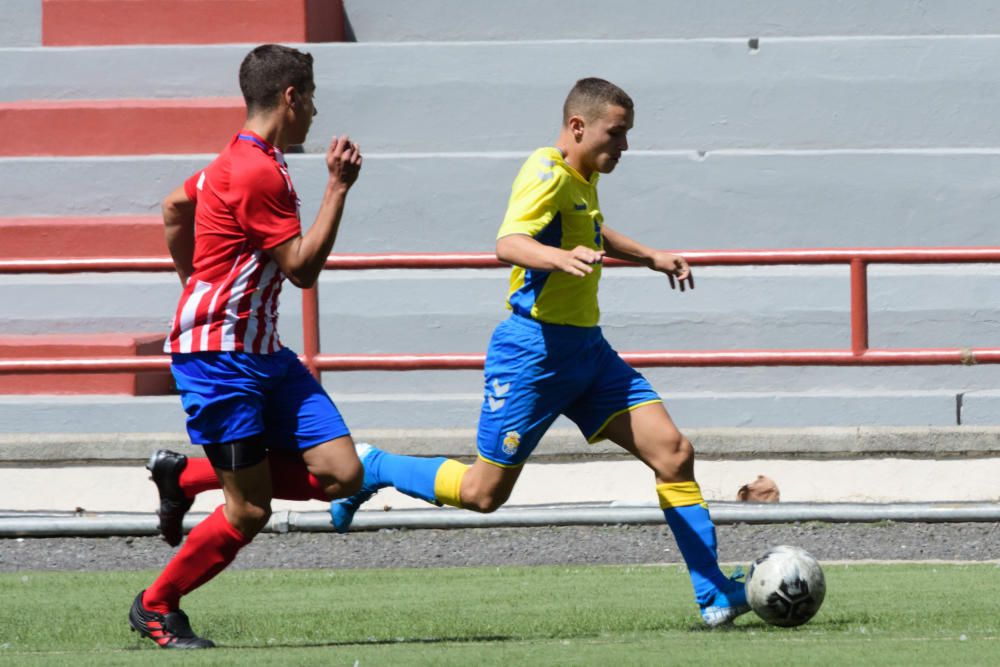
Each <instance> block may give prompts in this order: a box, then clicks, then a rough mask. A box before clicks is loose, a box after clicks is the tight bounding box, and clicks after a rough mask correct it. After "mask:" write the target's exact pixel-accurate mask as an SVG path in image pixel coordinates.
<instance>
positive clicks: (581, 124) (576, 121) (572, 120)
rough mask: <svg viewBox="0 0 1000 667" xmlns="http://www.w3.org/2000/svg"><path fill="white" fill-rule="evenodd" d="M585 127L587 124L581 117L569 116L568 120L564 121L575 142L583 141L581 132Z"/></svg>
mask: <svg viewBox="0 0 1000 667" xmlns="http://www.w3.org/2000/svg"><path fill="white" fill-rule="evenodd" d="M586 125H587V122H586V121H585V120H584V119H583V116H570V117H569V120H567V121H566V126H567V127H569V131H570V133H571V134H572V135H573V138H574V139H576V140H577V141H580V140H581V139H583V130H584V128H585V127H586Z"/></svg>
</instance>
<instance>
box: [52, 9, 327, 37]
mask: <svg viewBox="0 0 1000 667" xmlns="http://www.w3.org/2000/svg"><path fill="white" fill-rule="evenodd" d="M344 25H345V21H344V7H343V3H342V2H341V0H44V1H43V3H42V45H43V46H84V45H87V46H100V45H110V44H228V43H240V42H246V43H265V42H339V41H343V40H344V34H345V31H344Z"/></svg>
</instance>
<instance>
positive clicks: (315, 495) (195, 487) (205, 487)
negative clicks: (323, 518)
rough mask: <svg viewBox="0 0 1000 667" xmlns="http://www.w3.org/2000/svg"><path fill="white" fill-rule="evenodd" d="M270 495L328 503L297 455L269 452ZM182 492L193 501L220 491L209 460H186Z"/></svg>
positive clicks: (182, 478) (181, 476)
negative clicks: (195, 498) (205, 494)
mask: <svg viewBox="0 0 1000 667" xmlns="http://www.w3.org/2000/svg"><path fill="white" fill-rule="evenodd" d="M268 461H269V463H270V464H271V485H272V491H271V493H272V494H273V496H274V497H275V498H280V499H281V500H322V501H324V502H326V501H328V500H330V496H328V495H326V490H324V488H323V484H322V483H320V481H319V480H318V479H316V477H314V476H313V475H312V474H311V473H310V472H309V469H308V468H306V464H305V463H303V462H302V459H300V458H299V457H297V456H288V455H285V454H279V453H275V452H271V453H270V454H269V455H268ZM178 483H179V484H180V487H181V491H183V492H184V495H185V496H187V497H188V498H194V497H195V496H196V495H198V494H199V493H201V492H202V491H211V490H212V489H221V488H222V484H220V483H219V478H218V477H217V476H216V474H215V468H213V467H212V464H211V463H210V462H209V460H208V459H201V458H199V459H194V458H189V459H188V462H187V465H186V466H184V470H182V471H181V475H180V479H179V480H178Z"/></svg>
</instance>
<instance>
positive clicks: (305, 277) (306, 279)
mask: <svg viewBox="0 0 1000 667" xmlns="http://www.w3.org/2000/svg"><path fill="white" fill-rule="evenodd" d="M282 273H285V277H286V278H288V282H290V283H292V284H293V285H295V286H296V287H298V288H299V289H309V288H310V287H313V286H314V285H316V280H317V279H318V278H319V276H318V275H317V274H315V273H310V272H307V271H305V270H292V271H290V272H282Z"/></svg>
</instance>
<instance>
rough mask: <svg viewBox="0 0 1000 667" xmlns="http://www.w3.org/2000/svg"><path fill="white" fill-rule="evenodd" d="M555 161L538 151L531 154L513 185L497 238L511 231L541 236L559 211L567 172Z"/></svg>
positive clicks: (512, 232)
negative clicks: (560, 196) (561, 190)
mask: <svg viewBox="0 0 1000 667" xmlns="http://www.w3.org/2000/svg"><path fill="white" fill-rule="evenodd" d="M554 166H555V162H554V161H553V160H551V159H550V158H548V157H546V156H545V155H539V154H538V153H536V154H534V155H532V156H531V157H530V158H528V160H527V162H525V163H524V166H522V167H521V171H520V172H519V173H518V175H517V178H515V179H514V185H513V186H512V187H511V194H510V201H509V202H508V203H507V214H506V215H505V216H504V219H503V224H501V225H500V231H499V232H497V238H498V239H499V238H501V237H504V236H510V235H511V234H527V235H529V236H532V237H534V236H537V235H538V233H539V232H541V231H542V230H543V229H545V227H546V226H547V225H548V224H549V223H550V222H552V219H553V218H554V217H555V215H556V213H558V212H559V202H558V198H559V192H560V185H561V184H562V181H563V179H564V178H565V176H564V175H563V174H562V172H561V171H559V170H556V169H554Z"/></svg>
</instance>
